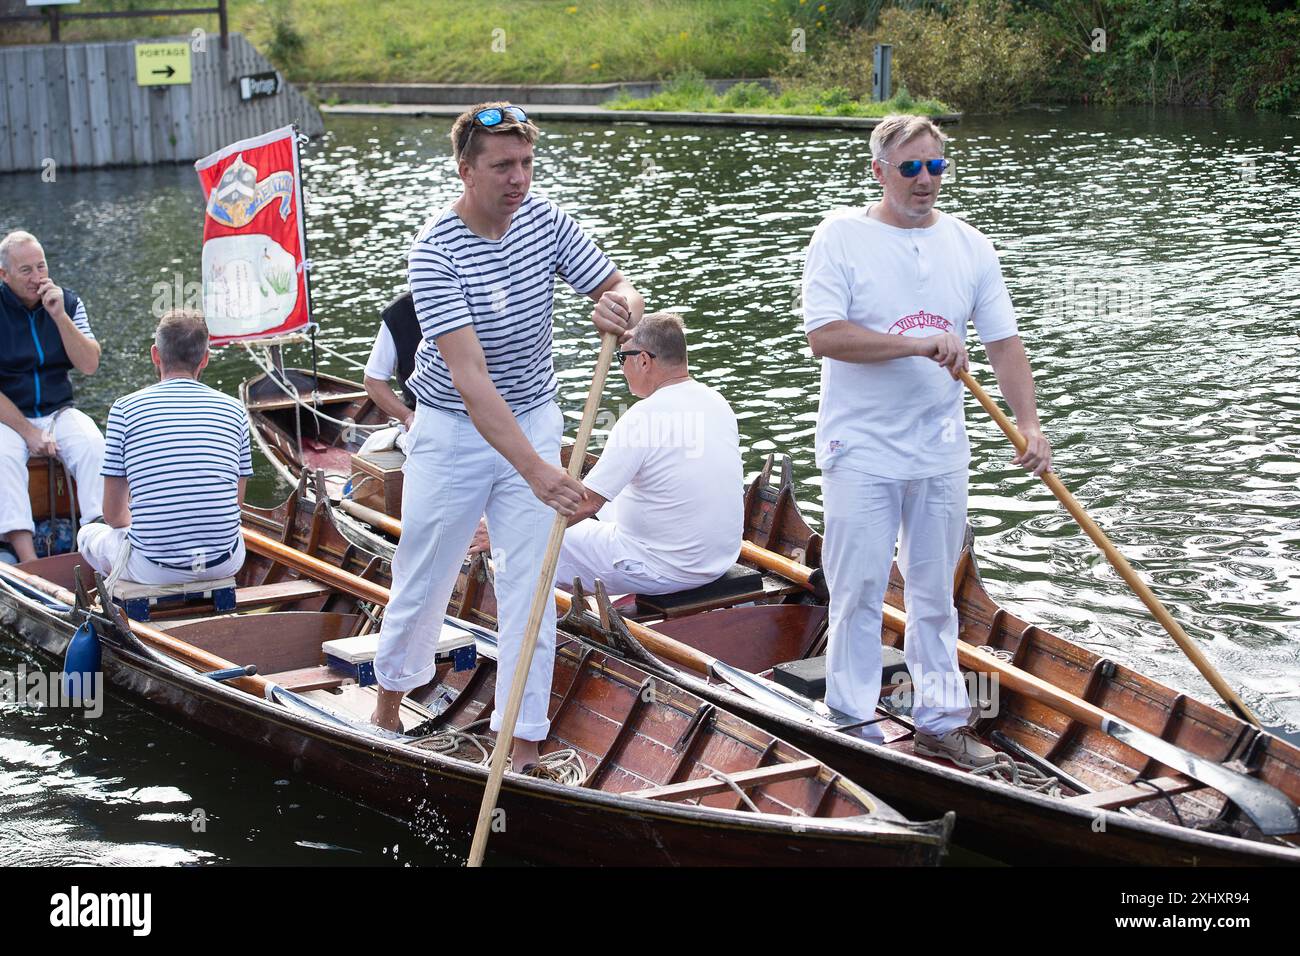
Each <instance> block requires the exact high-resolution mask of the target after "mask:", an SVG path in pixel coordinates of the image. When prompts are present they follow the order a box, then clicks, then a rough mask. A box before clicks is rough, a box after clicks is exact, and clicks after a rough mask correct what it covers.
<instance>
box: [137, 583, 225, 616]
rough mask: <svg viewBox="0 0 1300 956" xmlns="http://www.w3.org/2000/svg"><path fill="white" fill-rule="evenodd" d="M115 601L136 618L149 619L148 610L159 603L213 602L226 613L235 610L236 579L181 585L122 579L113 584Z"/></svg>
mask: <svg viewBox="0 0 1300 956" xmlns="http://www.w3.org/2000/svg"><path fill="white" fill-rule="evenodd" d="M113 600H114V601H115V602H116V603H118V604H120V605H122V610H124V611H126V616H127V617H129V618H131V620H133V621H147V620H149V609H150V608H152V607H156V606H157V605H159V604H177V605H185V604H194V603H200V602H208V601H211V602H212V609H213V610H214V611H216V612H217V613H218V614H225V613H228V612H230V611H233V610H234V609H235V579H234V578H214V579H212V580H209V581H186V582H183V583H181V584H140V583H139V582H137V581H128V580H126V579H125V578H120V579H119V580H118V582H117V584H115V585H114V586H113Z"/></svg>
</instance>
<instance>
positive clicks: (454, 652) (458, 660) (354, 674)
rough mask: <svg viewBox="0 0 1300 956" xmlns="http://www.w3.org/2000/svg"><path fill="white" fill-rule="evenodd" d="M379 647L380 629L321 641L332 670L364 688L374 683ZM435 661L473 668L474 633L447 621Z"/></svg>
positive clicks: (322, 649) (439, 637)
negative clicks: (453, 625)
mask: <svg viewBox="0 0 1300 956" xmlns="http://www.w3.org/2000/svg"><path fill="white" fill-rule="evenodd" d="M378 650H379V634H378V632H374V633H370V634H361V635H358V636H356V637H342V638H338V639H337V640H333V641H325V642H324V643H323V644H321V651H322V652H323V653H324V654H325V663H326V665H327V666H328V667H329V669H330V670H331V671H333V672H334V673H337V674H342V675H346V676H347V677H349V678H351V679H353V680H355V681H356V682H357V683H358V684H360V685H361V686H362V687H369V686H370V685H372V684H374V683H375V654H376V653H377V652H378ZM434 660H435V661H436V662H437V663H440V664H445V663H448V662H450V663H451V665H452V667H453V668H454V669H455V670H458V671H467V670H470V669H472V668H473V667H474V665H475V662H476V661H477V660H478V655H477V652H476V650H475V648H474V638H473V636H472V635H470V634H468V633H466V632H465V631H462V630H461V629H460V628H456V627H451V626H449V625H447V624H444V625H443V627H442V633H441V634H440V635H439V636H438V650H437V653H436V654H435V657H434Z"/></svg>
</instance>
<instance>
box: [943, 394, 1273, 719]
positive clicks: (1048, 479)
mask: <svg viewBox="0 0 1300 956" xmlns="http://www.w3.org/2000/svg"><path fill="white" fill-rule="evenodd" d="M961 380H962V381H963V382H965V383H966V387H967V388H969V389H970V391H971V394H972V395H974V396H975V398H976V400H977V401H978V402H979V403H980V404H981V405H983V406H984V410H985V411H986V412H988V413H989V415H990V416H992V418H993V420H994V421H995V422H997V424H998V427H999V428H1001V429H1002V432H1003V434H1005V435H1006V436H1007V438H1008V439H1010V441H1011V444H1012V445H1014V446H1015V448H1016V451H1017V452H1023V451H1024V450H1025V445H1026V444H1028V443H1027V442H1026V440H1025V436H1024V435H1022V434H1020V429H1018V428H1016V426H1015V423H1014V422H1012V421H1011V419H1010V418H1008V417H1007V416H1006V414H1005V413H1003V411H1002V409H1000V408H999V407H998V405H997V403H996V402H995V401H993V399H991V398H990V397H989V395H988V393H987V392H985V391H984V389H983V388H982V387H981V386H980V383H979V382H977V381H975V379H974V377H973V376H972V375H971V374H970V372H965V371H963V372H962V373H961ZM1040 477H1041V478H1042V479H1043V483H1044V484H1045V485H1047V487H1048V488H1050V489H1051V490H1052V494H1054V495H1056V497H1057V499H1058V500H1059V501H1060V502H1061V504H1063V505H1065V510H1066V511H1068V512H1070V514H1071V515H1072V516H1073V517H1074V520H1075V521H1077V522H1078V523H1079V527H1081V528H1082V529H1083V530H1084V531H1085V532H1086V533H1087V535H1088V537H1090V538H1091V539H1092V540H1093V542H1094V543H1095V544H1096V545H1097V547H1099V548H1100V549H1101V552H1102V554H1104V555H1105V556H1106V560H1107V561H1109V562H1110V564H1111V567H1113V568H1114V569H1115V570H1116V571H1118V572H1119V574H1120V577H1122V578H1123V579H1124V580H1125V581H1126V582H1128V586H1129V587H1130V588H1132V589H1133V592H1134V593H1135V594H1136V595H1137V596H1138V597H1139V598H1141V599H1142V603H1143V604H1145V605H1146V606H1147V608H1148V610H1150V611H1151V613H1152V614H1153V615H1154V616H1155V619H1156V620H1157V621H1159V622H1160V624H1161V625H1162V626H1163V627H1164V629H1165V630H1166V631H1168V632H1169V636H1170V637H1172V638H1173V639H1174V641H1175V642H1176V643H1177V644H1178V646H1179V647H1181V648H1182V650H1183V653H1184V654H1186V655H1187V657H1188V659H1189V660H1191V662H1192V663H1193V664H1194V665H1196V669H1197V670H1198V671H1200V672H1201V675H1202V676H1203V677H1204V678H1205V679H1206V680H1207V681H1209V682H1210V686H1211V687H1213V688H1214V689H1215V690H1216V691H1218V693H1219V696H1220V697H1222V698H1223V700H1224V702H1225V703H1226V704H1227V705H1228V706H1229V707H1231V708H1232V710H1233V712H1234V713H1235V714H1236V715H1237V716H1238V717H1240V718H1241V719H1242V720H1246V721H1249V722H1250V723H1252V724H1254V725H1255V726H1256V727H1259V726H1260V722H1259V718H1258V717H1256V716H1255V715H1254V714H1253V713H1252V712H1251V710H1250V708H1249V707H1247V706H1246V703H1245V701H1243V700H1242V699H1241V697H1240V696H1238V694H1237V692H1236V691H1235V690H1233V689H1232V687H1231V685H1229V684H1228V682H1227V681H1226V680H1224V679H1223V675H1221V674H1220V673H1219V672H1218V671H1217V670H1215V669H1214V665H1213V664H1211V663H1210V660H1209V658H1207V657H1206V656H1205V655H1204V654H1203V653H1202V652H1201V649H1200V648H1199V647H1197V646H1196V644H1195V642H1193V641H1192V639H1191V638H1190V637H1188V636H1187V632H1186V631H1184V630H1183V628H1182V626H1181V625H1180V624H1179V623H1178V622H1177V621H1175V620H1174V619H1173V616H1172V615H1171V614H1170V613H1169V612H1168V611H1167V610H1165V606H1164V605H1163V604H1161V603H1160V599H1159V598H1157V597H1156V596H1155V594H1154V593H1153V592H1152V591H1151V589H1150V588H1149V587H1147V584H1146V582H1145V581H1143V580H1142V578H1141V577H1140V576H1139V575H1138V573H1137V571H1135V570H1134V569H1133V566H1132V565H1131V564H1129V563H1128V559H1126V558H1125V557H1124V555H1122V554H1120V553H1119V551H1118V550H1117V549H1116V548H1115V546H1114V545H1113V544H1111V543H1110V539H1109V538H1108V537H1106V533H1105V532H1104V531H1102V530H1101V528H1099V527H1097V523H1096V522H1095V521H1093V520H1092V518H1091V517H1089V515H1088V513H1087V512H1086V511H1084V510H1083V505H1081V504H1079V502H1078V501H1077V500H1076V499H1075V497H1074V495H1072V494H1070V491H1069V489H1068V488H1066V487H1065V485H1064V484H1062V482H1061V479H1060V478H1058V477H1056V475H1055V474H1053V473H1052V472H1050V471H1045V472H1043V474H1042V475H1041V476H1040Z"/></svg>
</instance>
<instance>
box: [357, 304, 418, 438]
mask: <svg viewBox="0 0 1300 956" xmlns="http://www.w3.org/2000/svg"><path fill="white" fill-rule="evenodd" d="M381 318H382V321H381V322H380V324H379V334H378V335H376V336H375V344H374V347H373V348H372V349H371V350H370V358H369V359H367V360H366V373H365V384H366V394H368V395H369V396H370V397H371V399H373V400H374V403H375V404H376V405H378V406H379V408H380V410H381V411H383V412H384V414H386V415H387V416H388V417H389V418H392V419H396V420H397V421H398V422H400V423H401V425H402V428H403V429H404V430H406V431H409V430H410V428H411V421H412V419H414V418H415V396H414V395H412V394H411V392H410V390H409V389H408V388H407V387H406V380H407V379H408V378H410V377H411V375H412V374H413V373H414V372H415V352H416V350H417V349H418V348H419V347H420V345H421V344H422V343H423V341H424V338H423V335H422V333H421V332H420V320H419V319H417V318H416V317H415V302H414V301H413V300H412V298H411V293H409V292H405V293H403V294H402V295H399V296H398V297H397V298H396V299H394V300H393V301H392V302H390V303H389V305H388V308H386V309H384V311H383V315H382V317H381ZM394 375H396V376H397V381H398V383H399V384H400V385H401V386H402V397H401V398H398V397H397V393H396V392H394V391H393V387H392V386H391V385H389V384H388V380H389V379H391V378H392V377H393V376H394Z"/></svg>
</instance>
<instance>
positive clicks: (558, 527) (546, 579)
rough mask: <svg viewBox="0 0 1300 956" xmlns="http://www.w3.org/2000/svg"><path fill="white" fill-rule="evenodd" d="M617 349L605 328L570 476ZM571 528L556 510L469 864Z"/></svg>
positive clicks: (481, 840)
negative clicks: (561, 554)
mask: <svg viewBox="0 0 1300 956" xmlns="http://www.w3.org/2000/svg"><path fill="white" fill-rule="evenodd" d="M617 347H618V336H617V335H615V334H614V333H612V332H606V333H605V334H604V335H602V336H601V339H600V356H599V357H598V358H597V359H596V373H595V375H593V376H592V380H591V391H589V392H588V393H587V405H586V407H585V408H584V409H583V410H582V423H581V424H580V425H579V426H578V436H577V438H575V439H574V448H573V454H572V455H570V456H569V477H570V478H574V479H576V478H577V477H578V475H579V473H580V471H581V469H582V459H583V456H584V455H585V453H586V451H587V442H588V440H589V439H590V438H591V429H592V426H593V425H595V423H596V409H597V407H598V406H599V405H600V396H601V393H602V392H603V391H604V390H605V376H606V375H608V374H609V366H610V363H611V362H612V361H613V359H614V350H615V349H616V348H617ZM567 526H568V519H566V518H565V517H564V515H562V514H560V513H559V512H558V511H557V512H556V513H555V520H554V522H552V523H551V536H550V538H549V539H547V542H546V557H545V558H544V559H543V560H542V568H541V572H540V573H539V574H538V576H537V587H536V589H535V590H534V591H533V603H532V607H531V608H529V611H528V624H527V626H526V627H525V628H524V642H523V645H522V646H521V647H520V649H519V661H518V662H517V663H516V664H515V673H514V680H513V682H512V683H511V685H510V697H509V699H508V700H507V702H506V710H505V713H504V714H502V716H501V729H500V730H499V731H497V742H496V747H495V748H494V749H493V751H492V769H491V770H490V771H489V773H488V779H487V786H486V787H485V788H484V790H483V804H482V806H480V807H479V811H478V825H477V826H476V827H475V828H474V842H473V843H472V844H471V845H470V851H469V865H470V866H482V865H483V854H484V852H485V851H486V850H487V838H488V833H489V832H491V829H492V813H493V811H494V810H495V809H496V805H497V796H498V795H499V794H500V792H501V778H502V777H503V776H504V775H505V772H506V760H507V759H508V758H509V756H510V748H511V746H512V744H513V743H514V736H515V721H516V720H518V719H519V709H520V707H521V706H522V705H523V701H524V688H525V686H526V685H527V684H528V669H529V668H530V667H531V666H532V663H533V649H534V648H535V647H536V646H537V632H538V631H539V630H540V629H541V626H542V615H543V614H544V613H545V611H546V604H547V602H548V601H550V600H551V592H552V591H553V590H554V588H555V567H556V565H557V564H559V561H560V543H561V542H562V541H563V540H564V529H565V528H566V527H567Z"/></svg>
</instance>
